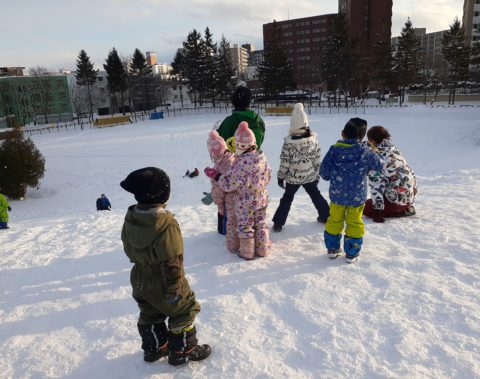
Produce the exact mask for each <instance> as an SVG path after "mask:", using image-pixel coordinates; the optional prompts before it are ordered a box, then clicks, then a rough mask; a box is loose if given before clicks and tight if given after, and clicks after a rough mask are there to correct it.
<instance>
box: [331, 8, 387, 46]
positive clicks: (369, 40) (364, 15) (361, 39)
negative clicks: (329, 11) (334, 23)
mask: <svg viewBox="0 0 480 379" xmlns="http://www.w3.org/2000/svg"><path fill="white" fill-rule="evenodd" d="M392 7H393V0H339V1H338V12H339V13H343V14H345V16H346V19H347V23H348V26H349V28H350V33H351V35H352V37H353V39H355V40H357V41H358V43H359V45H360V51H362V52H365V53H366V55H370V54H371V53H372V50H373V47H374V46H375V45H376V44H377V43H378V42H380V41H389V40H390V38H391V30H392Z"/></svg>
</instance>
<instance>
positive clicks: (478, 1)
mask: <svg viewBox="0 0 480 379" xmlns="http://www.w3.org/2000/svg"><path fill="white" fill-rule="evenodd" d="M462 24H463V27H464V28H465V36H466V39H467V41H466V43H467V45H468V46H472V45H473V42H474V41H477V40H479V39H480V0H464V3H463V18H462Z"/></svg>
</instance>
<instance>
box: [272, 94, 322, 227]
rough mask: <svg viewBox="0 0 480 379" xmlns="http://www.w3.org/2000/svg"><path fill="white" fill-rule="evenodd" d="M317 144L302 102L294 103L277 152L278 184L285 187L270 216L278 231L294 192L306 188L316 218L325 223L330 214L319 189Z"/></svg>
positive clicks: (286, 215) (318, 147)
mask: <svg viewBox="0 0 480 379" xmlns="http://www.w3.org/2000/svg"><path fill="white" fill-rule="evenodd" d="M319 170H320V144H319V143H318V140H317V135H316V134H315V133H312V132H311V131H310V127H309V122H308V117H307V115H306V113H305V111H304V110H303V104H301V103H297V104H295V106H294V108H293V112H292V118H291V119H290V130H289V133H288V136H286V137H285V139H284V142H283V147H282V152H281V154H280V168H279V169H278V173H277V179H278V185H279V186H280V187H281V188H283V189H285V193H284V194H283V197H282V199H281V200H280V204H279V206H278V208H277V211H276V212H275V215H274V216H273V230H274V231H275V232H280V231H281V230H282V227H283V225H285V222H286V221H287V217H288V212H289V211H290V206H291V205H292V202H293V198H294V197H295V193H296V192H297V191H298V189H299V188H300V187H303V188H305V191H306V192H307V193H308V195H309V196H310V198H311V199H312V202H313V205H314V206H315V208H316V209H317V212H318V217H317V221H318V222H321V223H325V222H326V221H327V218H328V215H329V207H328V203H327V201H326V200H325V199H324V198H323V196H322V195H321V193H320V191H319V190H318V187H317V185H318V179H319V176H320V173H319Z"/></svg>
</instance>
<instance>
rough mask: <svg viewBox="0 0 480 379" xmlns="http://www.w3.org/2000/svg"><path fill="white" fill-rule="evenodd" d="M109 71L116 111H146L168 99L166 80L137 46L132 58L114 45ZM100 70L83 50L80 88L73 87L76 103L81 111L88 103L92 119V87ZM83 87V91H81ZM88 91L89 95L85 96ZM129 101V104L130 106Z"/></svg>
mask: <svg viewBox="0 0 480 379" xmlns="http://www.w3.org/2000/svg"><path fill="white" fill-rule="evenodd" d="M103 68H104V69H105V71H106V73H107V84H108V90H109V94H110V108H111V111H113V112H123V113H124V114H125V111H126V110H127V108H128V109H130V110H131V111H133V112H135V111H139V110H141V111H144V110H150V109H154V108H155V107H156V106H157V105H160V104H161V103H163V102H164V97H165V94H164V92H165V83H164V80H163V79H162V78H161V77H159V76H157V75H153V73H152V66H151V65H149V64H148V63H147V59H146V58H145V55H144V54H143V53H142V52H141V51H140V50H139V49H135V51H134V52H133V55H132V57H131V59H121V58H120V56H119V54H118V51H117V50H116V49H115V47H114V48H112V50H110V52H109V53H108V56H107V59H106V60H105V63H104V64H103ZM97 74H98V70H95V69H94V66H93V63H92V62H91V60H90V57H89V56H88V55H87V53H86V52H85V50H81V51H80V53H79V54H78V58H77V69H76V71H75V79H76V83H77V86H78V88H76V89H75V88H74V89H72V90H73V91H77V92H73V93H71V97H72V104H73V106H74V108H76V110H77V113H82V112H80V110H81V109H83V107H84V104H85V102H87V104H88V109H89V114H90V118H91V119H92V117H93V101H92V88H93V86H94V85H95V83H96V81H97V77H98V75H97ZM79 90H80V91H79ZM85 93H86V96H83V95H84V94H85ZM127 104H128V105H127Z"/></svg>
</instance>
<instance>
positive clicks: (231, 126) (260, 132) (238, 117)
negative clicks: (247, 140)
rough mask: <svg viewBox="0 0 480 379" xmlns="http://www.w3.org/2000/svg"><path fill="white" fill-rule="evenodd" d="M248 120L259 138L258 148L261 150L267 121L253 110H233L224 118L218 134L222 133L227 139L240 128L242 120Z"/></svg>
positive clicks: (256, 137) (257, 138)
mask: <svg viewBox="0 0 480 379" xmlns="http://www.w3.org/2000/svg"><path fill="white" fill-rule="evenodd" d="M242 121H246V122H247V123H248V126H249V128H250V129H251V130H252V132H253V134H255V139H256V140H257V148H258V149H259V150H260V148H261V146H262V143H263V138H264V137H265V123H264V122H263V120H262V118H261V117H260V116H259V115H258V114H256V113H255V112H254V111H251V110H243V111H241V110H233V111H232V114H231V115H230V116H228V117H226V118H225V120H223V122H222V123H221V124H220V126H219V127H218V129H217V132H218V134H220V135H221V136H222V137H223V139H224V140H225V141H226V140H227V139H229V138H230V137H233V136H234V135H235V131H236V130H237V128H238V124H240V122H242Z"/></svg>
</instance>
